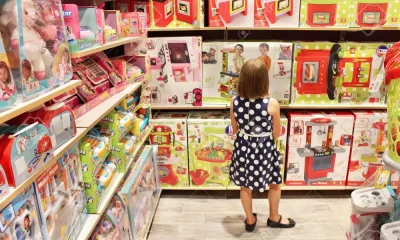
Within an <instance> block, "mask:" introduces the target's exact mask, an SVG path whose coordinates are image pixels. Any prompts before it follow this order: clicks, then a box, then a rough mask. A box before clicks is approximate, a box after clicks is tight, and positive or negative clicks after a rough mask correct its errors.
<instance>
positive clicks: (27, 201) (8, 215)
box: [0, 185, 42, 240]
mask: <svg viewBox="0 0 400 240" xmlns="http://www.w3.org/2000/svg"><path fill="white" fill-rule="evenodd" d="M38 216H39V213H38V211H37V206H36V201H35V193H34V190H33V186H32V185H28V187H27V188H26V189H24V191H23V192H22V193H21V194H19V195H18V196H17V197H16V198H15V199H13V200H12V201H11V203H10V204H9V205H8V206H7V207H5V208H4V209H2V210H1V212H0V219H1V220H0V237H2V238H3V239H10V240H11V239H29V240H33V239H42V233H41V231H40V229H41V226H40V222H39V219H38Z"/></svg>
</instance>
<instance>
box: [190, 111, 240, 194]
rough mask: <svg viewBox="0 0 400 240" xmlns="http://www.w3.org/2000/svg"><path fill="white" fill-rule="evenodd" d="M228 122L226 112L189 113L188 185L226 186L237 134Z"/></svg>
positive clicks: (229, 121)
mask: <svg viewBox="0 0 400 240" xmlns="http://www.w3.org/2000/svg"><path fill="white" fill-rule="evenodd" d="M230 124H231V120H230V119H229V116H228V113H227V112H197V111H196V112H190V114H189V118H188V138H189V139H188V148H189V170H190V171H189V176H190V185H191V186H202V187H213V186H214V187H218V186H219V187H222V186H225V187H226V186H228V185H229V182H230V180H229V165H230V163H231V159H232V145H233V140H234V139H235V137H236V136H235V135H234V134H233V133H232V126H231V125H230Z"/></svg>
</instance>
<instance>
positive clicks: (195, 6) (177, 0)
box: [151, 0, 204, 28]
mask: <svg viewBox="0 0 400 240" xmlns="http://www.w3.org/2000/svg"><path fill="white" fill-rule="evenodd" d="M203 4H204V3H203V0H152V7H153V8H152V14H151V16H152V17H153V19H152V23H153V25H152V28H200V27H201V26H202V25H203V18H204V16H203V11H202V9H203Z"/></svg>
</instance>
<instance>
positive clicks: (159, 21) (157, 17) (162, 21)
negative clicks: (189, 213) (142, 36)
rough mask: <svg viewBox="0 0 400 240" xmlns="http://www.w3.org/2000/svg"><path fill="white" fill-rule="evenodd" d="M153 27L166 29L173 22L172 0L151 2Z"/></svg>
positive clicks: (154, 0)
mask: <svg viewBox="0 0 400 240" xmlns="http://www.w3.org/2000/svg"><path fill="white" fill-rule="evenodd" d="M153 16H154V25H156V26H157V27H166V26H168V24H170V23H171V22H172V20H174V3H173V1H172V0H153Z"/></svg>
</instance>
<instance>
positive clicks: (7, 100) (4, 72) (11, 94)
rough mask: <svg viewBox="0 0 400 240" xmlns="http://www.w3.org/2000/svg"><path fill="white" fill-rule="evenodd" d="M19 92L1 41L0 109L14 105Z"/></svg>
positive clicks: (0, 40)
mask: <svg viewBox="0 0 400 240" xmlns="http://www.w3.org/2000/svg"><path fill="white" fill-rule="evenodd" d="M16 100H17V91H16V87H15V82H14V78H13V75H12V73H11V69H10V64H9V62H8V58H7V54H6V50H5V49H4V45H3V40H2V39H0V109H1V108H5V107H8V106H10V105H12V104H14V103H15V102H16Z"/></svg>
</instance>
